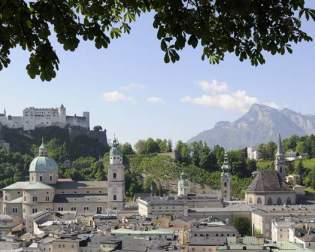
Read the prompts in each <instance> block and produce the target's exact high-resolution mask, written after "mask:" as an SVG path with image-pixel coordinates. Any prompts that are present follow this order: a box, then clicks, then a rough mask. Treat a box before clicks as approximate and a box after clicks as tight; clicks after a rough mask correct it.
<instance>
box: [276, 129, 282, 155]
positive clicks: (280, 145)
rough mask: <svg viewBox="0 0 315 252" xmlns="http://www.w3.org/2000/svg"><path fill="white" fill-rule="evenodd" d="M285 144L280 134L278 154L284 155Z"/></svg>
mask: <svg viewBox="0 0 315 252" xmlns="http://www.w3.org/2000/svg"><path fill="white" fill-rule="evenodd" d="M283 154H284V151H283V145H282V140H281V136H280V134H279V135H278V145H277V155H283Z"/></svg>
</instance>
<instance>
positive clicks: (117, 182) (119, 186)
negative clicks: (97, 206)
mask: <svg viewBox="0 0 315 252" xmlns="http://www.w3.org/2000/svg"><path fill="white" fill-rule="evenodd" d="M107 180H108V202H109V204H110V206H111V207H112V208H115V209H122V208H123V206H124V199H125V167H124V165H123V156H122V153H121V152H120V151H119V149H118V141H117V139H116V138H115V139H114V141H113V144H112V147H111V150H110V154H109V169H108V175H107Z"/></svg>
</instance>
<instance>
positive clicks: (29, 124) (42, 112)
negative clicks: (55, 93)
mask: <svg viewBox="0 0 315 252" xmlns="http://www.w3.org/2000/svg"><path fill="white" fill-rule="evenodd" d="M0 124H2V125H4V126H7V127H8V128H13V129H17V128H23V129H24V130H34V129H35V128H40V127H50V126H58V127H62V128H63V127H66V126H78V127H82V128H86V129H90V114H89V112H83V115H82V116H76V115H74V116H66V109H65V107H64V106H63V105H61V107H60V108H34V107H29V108H26V109H24V110H23V116H10V115H9V116H6V114H1V115H0Z"/></svg>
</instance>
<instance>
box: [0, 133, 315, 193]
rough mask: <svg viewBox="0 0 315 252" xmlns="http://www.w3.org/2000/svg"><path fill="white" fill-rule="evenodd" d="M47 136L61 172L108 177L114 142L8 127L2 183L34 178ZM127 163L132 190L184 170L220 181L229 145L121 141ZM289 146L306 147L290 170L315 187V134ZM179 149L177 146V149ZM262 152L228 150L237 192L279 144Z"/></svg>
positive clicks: (160, 184)
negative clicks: (255, 155) (33, 166)
mask: <svg viewBox="0 0 315 252" xmlns="http://www.w3.org/2000/svg"><path fill="white" fill-rule="evenodd" d="M41 136H44V139H45V142H46V145H47V147H48V152H49V155H50V156H51V157H52V158H54V159H55V160H56V161H57V163H58V164H59V173H60V177H64V178H72V179H74V180H95V179H96V180H105V179H106V175H107V168H108V164H109V160H108V159H109V154H108V150H109V148H108V147H107V146H104V145H102V144H100V143H99V142H97V141H96V140H95V139H92V138H89V137H87V136H77V137H76V138H74V139H71V138H70V137H69V135H68V134H67V132H66V131H65V130H62V129H56V128H52V129H46V130H44V129H41V130H40V131H37V132H34V133H33V134H32V135H24V134H23V135H21V134H16V133H14V132H13V131H12V132H11V131H7V132H5V134H4V137H5V140H6V141H8V142H10V144H11V150H10V151H9V152H8V151H6V150H5V149H0V186H1V187H3V186H6V185H8V184H11V183H13V182H15V181H18V180H26V179H28V166H29V164H30V162H31V160H32V158H33V157H34V156H36V155H37V149H38V146H39V145H40V143H41ZM119 148H120V150H121V152H122V153H123V155H124V163H125V167H126V193H127V195H128V196H130V197H132V196H133V195H134V194H135V193H140V192H150V191H151V189H153V193H155V194H157V195H162V194H164V193H165V192H166V191H168V190H172V189H171V188H170V187H168V184H169V183H173V185H174V184H176V182H177V180H178V178H179V175H180V173H181V172H182V171H184V172H185V173H186V174H187V175H188V177H189V179H190V180H191V181H192V182H193V183H197V184H200V185H207V186H209V187H211V188H212V189H219V187H220V184H219V183H220V172H221V171H220V168H221V165H222V162H223V157H224V149H223V148H222V147H220V146H218V145H216V146H214V147H213V148H209V147H208V146H207V145H206V144H205V143H202V142H194V143H190V144H187V143H184V142H181V141H179V142H177V143H176V145H175V146H172V143H171V141H169V140H166V139H155V140H154V139H152V138H149V139H146V140H139V141H138V142H137V143H136V144H135V146H134V148H133V146H131V145H130V144H128V143H124V144H121V145H120V147H119ZM284 148H285V150H286V151H288V150H291V151H299V152H301V153H302V152H303V153H306V154H307V155H308V156H309V158H306V159H303V160H296V161H293V162H287V174H298V175H300V177H301V178H302V183H303V184H304V185H306V186H308V187H310V188H314V189H315V156H314V154H315V149H314V148H315V137H314V136H309V137H296V136H294V137H291V138H288V139H285V140H284ZM172 150H174V151H173V152H171V151H172ZM258 150H260V151H261V153H262V159H260V160H259V161H257V162H256V161H254V160H249V159H248V158H247V152H246V149H240V150H233V151H229V152H228V156H229V161H230V165H231V173H232V176H233V179H232V188H233V195H234V196H235V197H239V198H242V197H243V196H244V191H245V189H246V188H247V186H248V185H249V183H250V182H251V180H252V172H254V171H255V170H257V169H273V159H274V154H275V151H276V144H275V143H273V142H271V143H266V144H261V145H259V146H258Z"/></svg>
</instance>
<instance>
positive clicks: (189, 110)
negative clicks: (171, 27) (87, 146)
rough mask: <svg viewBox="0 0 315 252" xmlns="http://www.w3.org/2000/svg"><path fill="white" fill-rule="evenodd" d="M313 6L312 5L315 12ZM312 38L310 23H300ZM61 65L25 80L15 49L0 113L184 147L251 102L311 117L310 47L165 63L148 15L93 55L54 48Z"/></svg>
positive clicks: (314, 81) (2, 83) (88, 49)
mask: <svg viewBox="0 0 315 252" xmlns="http://www.w3.org/2000/svg"><path fill="white" fill-rule="evenodd" d="M314 7H315V6H314ZM304 27H305V30H306V31H307V32H309V33H310V34H311V35H312V36H313V37H314V38H315V29H314V27H315V24H314V23H313V24H312V23H307V24H304ZM55 47H56V50H57V54H58V56H59V59H60V65H59V69H60V70H59V71H58V73H57V77H56V78H55V79H54V80H52V81H51V82H42V81H41V80H40V79H39V78H36V79H34V80H33V79H30V77H29V76H28V75H27V72H26V70H25V67H26V65H27V62H28V53H27V52H24V51H22V50H21V49H19V48H17V49H15V50H13V51H12V54H11V59H12V62H11V64H10V65H9V67H8V68H7V69H5V70H3V71H1V72H0V111H1V110H3V109H4V108H5V109H6V111H7V114H11V115H21V114H22V110H23V109H24V108H26V107H30V106H35V107H59V106H60V105H61V104H64V105H65V107H66V109H67V114H70V115H72V114H77V115H79V114H82V112H83V111H89V112H90V118H91V126H92V127H93V126H94V125H101V126H102V127H103V128H106V129H107V132H108V138H109V139H112V138H113V136H114V134H115V135H116V136H117V138H118V139H119V141H120V142H130V143H132V144H134V143H135V142H136V141H137V140H139V139H144V138H148V137H153V138H167V139H171V140H172V141H173V142H175V141H178V140H183V141H186V140H188V139H189V138H191V137H193V136H195V135H196V134H198V133H199V132H201V131H203V130H206V129H210V128H212V127H213V126H214V125H215V123H217V122H218V121H233V120H235V119H237V118H239V117H240V116H241V115H242V114H244V113H245V112H246V111H247V110H248V109H249V107H250V105H252V104H253V103H262V104H267V105H270V106H273V107H276V108H280V109H281V108H284V107H287V108H290V109H293V110H295V111H298V112H301V113H306V114H315V110H314V108H315V99H314V94H315V62H314V60H315V57H314V56H315V42H312V43H300V44H298V45H296V46H294V47H293V49H294V52H293V54H292V55H289V54H288V55H284V56H281V55H280V56H269V55H267V56H266V61H267V62H266V64H264V65H262V66H258V67H254V66H252V65H250V63H249V62H239V60H238V59H237V58H236V57H235V56H233V55H227V56H226V57H225V60H224V61H223V62H221V63H220V64H219V65H210V64H209V63H208V62H207V61H202V60H201V49H200V48H197V49H190V48H187V49H184V50H183V51H182V52H180V56H181V60H180V61H179V62H177V63H175V64H165V63H164V62H163V53H162V51H161V50H160V42H159V41H158V39H157V38H156V30H154V28H153V27H152V15H145V16H143V17H141V18H140V19H139V20H138V21H137V22H136V23H135V24H134V25H133V28H132V31H131V34H130V35H124V36H123V37H122V38H120V39H118V40H113V41H112V42H111V44H110V46H109V48H108V49H101V50H98V49H96V48H95V47H94V45H93V44H92V43H90V42H81V43H80V45H79V48H78V49H77V50H76V51H75V52H65V51H63V50H62V48H61V47H60V46H59V45H58V44H55Z"/></svg>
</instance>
